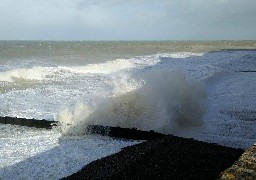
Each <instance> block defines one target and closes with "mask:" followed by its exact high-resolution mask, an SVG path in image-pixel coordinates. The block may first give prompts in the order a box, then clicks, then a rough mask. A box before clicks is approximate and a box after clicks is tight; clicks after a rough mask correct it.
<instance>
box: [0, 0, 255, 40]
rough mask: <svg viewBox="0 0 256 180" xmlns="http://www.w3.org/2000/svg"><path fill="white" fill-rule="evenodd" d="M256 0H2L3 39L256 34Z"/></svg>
mask: <svg viewBox="0 0 256 180" xmlns="http://www.w3.org/2000/svg"><path fill="white" fill-rule="evenodd" d="M255 7H256V1H255V0H243V1H241V0H183V1H179V0H159V1H153V0H130V1H126V0H108V1H105V0H88V1H85V0H63V1H59V0H44V1H41V0H26V1H20V0H1V3H0V12H1V16H0V39H52V40H57V39H61V40H129V39H133V40H144V39H146V40H168V39H182V40H186V39H193V40H197V39H199V40H201V39H256V33H255V32H254V30H255V29H256V21H255V20H254V19H255V17H256V13H255V10H254V9H255Z"/></svg>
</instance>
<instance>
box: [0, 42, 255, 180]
mask: <svg viewBox="0 0 256 180" xmlns="http://www.w3.org/2000/svg"><path fill="white" fill-rule="evenodd" d="M255 89H256V41H202V42H200V41H198V42H197V41H0V102H1V103H0V116H1V117H4V116H10V117H18V118H34V119H39V120H40V119H46V120H49V121H58V122H59V125H58V126H56V127H54V128H53V129H36V128H29V127H21V126H16V125H8V124H0V152H1V153H0V177H1V178H3V179H59V178H63V177H66V176H68V175H71V174H73V173H75V172H77V171H78V170H79V169H81V168H82V167H83V166H85V165H86V164H88V163H90V162H92V161H94V160H96V159H99V158H102V157H106V156H108V155H110V154H113V153H117V152H119V151H120V150H121V149H122V148H123V147H126V146H131V145H134V144H138V143H141V142H142V141H135V140H124V139H116V138H111V137H107V136H101V135H90V134H86V133H85V132H86V129H87V127H88V125H103V126H111V127H116V126H119V127H124V128H137V129H139V130H143V131H150V130H154V131H155V132H159V133H162V134H173V135H177V136H180V137H186V138H194V139H196V140H200V141H205V142H210V143H216V144H219V145H223V146H227V147H234V148H242V149H246V148H249V147H250V146H252V145H253V144H254V143H255V142H256V134H255V132H256V91H255ZM1 178H0V179H1Z"/></svg>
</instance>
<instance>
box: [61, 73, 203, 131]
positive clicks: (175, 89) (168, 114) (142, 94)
mask: <svg viewBox="0 0 256 180" xmlns="http://www.w3.org/2000/svg"><path fill="white" fill-rule="evenodd" d="M136 79H137V81H138V82H140V86H138V87H137V88H136V89H134V90H132V91H128V92H125V93H121V94H118V95H116V96H113V97H105V98H102V99H100V100H95V102H96V103H94V104H93V105H92V104H88V103H83V102H79V103H77V105H76V106H75V107H69V108H65V109H63V110H62V111H61V112H60V113H59V115H58V116H57V120H58V121H60V122H61V124H62V126H61V128H62V133H63V134H64V135H82V134H84V133H86V128H87V126H88V125H93V124H95V125H104V126H120V127H126V128H138V129H140V130H155V131H157V132H161V133H166V134H170V133H175V132H177V131H179V130H181V129H183V128H191V127H197V126H201V125H202V124H203V121H202V117H203V115H204V114H205V112H206V110H207V108H206V107H207V106H206V104H207V102H206V90H205V87H204V85H203V83H202V82H199V81H197V80H193V79H190V78H188V77H186V75H185V74H184V73H183V72H182V71H180V70H170V69H168V68H155V69H152V70H150V71H146V72H144V73H141V74H140V75H139V77H138V74H137V75H136ZM123 86H124V84H122V88H124V87H123ZM127 86H129V83H127Z"/></svg>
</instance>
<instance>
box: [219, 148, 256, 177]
mask: <svg viewBox="0 0 256 180" xmlns="http://www.w3.org/2000/svg"><path fill="white" fill-rule="evenodd" d="M219 179H220V180H240V179H245V180H255V179H256V144H255V145H254V146H252V147H251V148H249V149H248V150H246V151H245V152H244V153H243V154H242V156H241V157H240V158H239V160H238V161H236V162H235V163H234V164H233V165H232V166H231V167H230V168H228V169H226V170H225V171H224V172H222V173H221V175H220V178H219Z"/></svg>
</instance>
